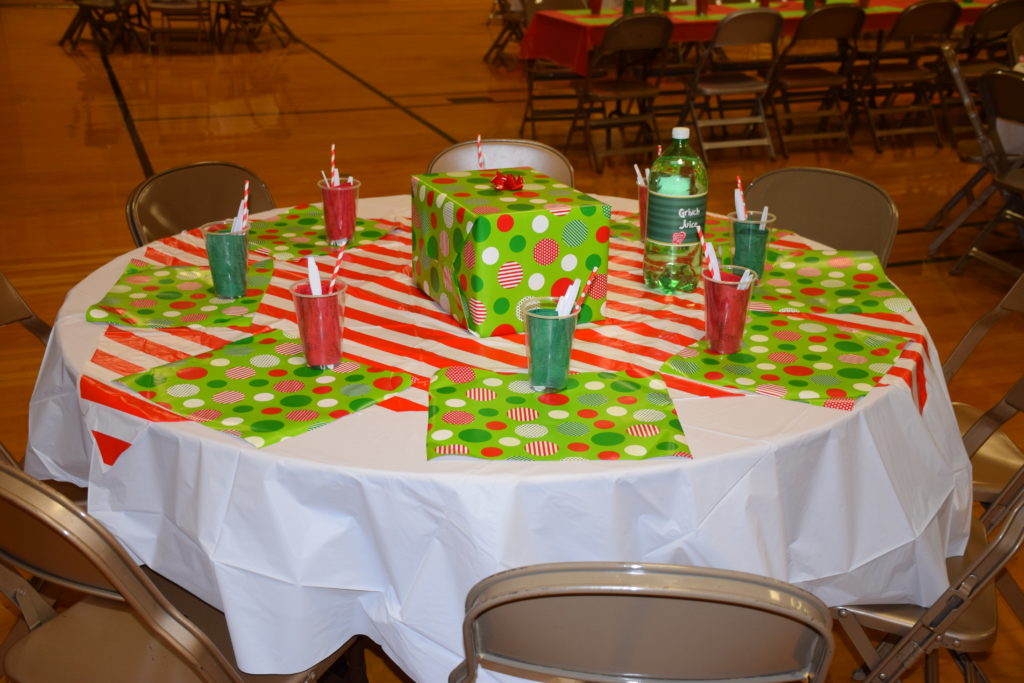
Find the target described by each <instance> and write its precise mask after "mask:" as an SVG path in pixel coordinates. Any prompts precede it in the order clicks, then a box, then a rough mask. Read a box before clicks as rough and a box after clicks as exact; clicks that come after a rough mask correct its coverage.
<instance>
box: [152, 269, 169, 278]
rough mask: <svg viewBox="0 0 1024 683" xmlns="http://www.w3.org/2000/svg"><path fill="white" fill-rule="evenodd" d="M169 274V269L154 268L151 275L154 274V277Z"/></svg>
mask: <svg viewBox="0 0 1024 683" xmlns="http://www.w3.org/2000/svg"><path fill="white" fill-rule="evenodd" d="M170 274H171V271H169V270H154V271H153V275H154V276H156V277H167V276H168V275H170Z"/></svg>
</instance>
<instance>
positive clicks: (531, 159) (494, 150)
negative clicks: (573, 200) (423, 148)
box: [427, 140, 575, 187]
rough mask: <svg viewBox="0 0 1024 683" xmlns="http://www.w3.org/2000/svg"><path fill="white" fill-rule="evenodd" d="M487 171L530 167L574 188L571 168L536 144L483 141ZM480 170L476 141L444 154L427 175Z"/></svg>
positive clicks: (557, 154)
mask: <svg viewBox="0 0 1024 683" xmlns="http://www.w3.org/2000/svg"><path fill="white" fill-rule="evenodd" d="M481 147H482V149H483V153H484V159H485V161H486V167H487V168H510V167H515V166H529V167H530V168H532V169H534V170H536V171H540V172H541V173H544V174H547V175H549V176H551V177H552V178H554V179H556V180H558V181H559V182H562V183H565V184H566V185H568V186H569V187H573V181H574V179H575V178H574V175H573V170H572V164H571V163H569V160H568V159H567V158H566V157H565V155H564V154H562V153H561V152H559V151H558V150H557V149H555V148H554V147H551V146H549V145H545V144H544V143H543V142H536V141H535V140H481ZM478 168H479V164H478V161H477V150H476V140H470V141H468V142H459V143H456V144H454V145H452V146H451V147H449V148H447V149H445V150H442V151H441V153H439V154H438V155H437V156H436V157H434V158H433V159H431V160H430V163H429V164H427V173H444V172H446V171H473V170H476V169H478Z"/></svg>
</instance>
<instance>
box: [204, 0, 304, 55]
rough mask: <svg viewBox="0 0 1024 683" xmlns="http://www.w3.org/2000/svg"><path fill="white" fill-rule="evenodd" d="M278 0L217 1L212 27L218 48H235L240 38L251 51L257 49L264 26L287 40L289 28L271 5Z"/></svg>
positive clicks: (284, 42) (275, 35)
mask: <svg viewBox="0 0 1024 683" xmlns="http://www.w3.org/2000/svg"><path fill="white" fill-rule="evenodd" d="M276 3H277V0H221V1H220V2H218V3H217V13H216V16H215V17H214V31H215V33H216V36H217V42H218V43H219V45H220V47H221V49H224V50H226V49H229V48H234V47H235V45H237V44H238V41H239V39H241V40H243V41H244V42H245V44H246V45H247V46H248V47H249V49H250V50H251V51H253V52H259V49H260V47H259V42H258V40H259V38H260V37H261V36H262V35H263V32H264V30H267V31H270V33H271V34H272V35H273V36H274V38H276V39H277V41H278V42H279V43H281V47H284V46H286V45H287V44H288V40H290V39H291V37H292V36H291V32H290V31H289V30H288V29H287V27H285V26H284V24H283V23H280V22H278V21H275V19H278V16H277V11H276V9H275V7H274V5H275V4H276Z"/></svg>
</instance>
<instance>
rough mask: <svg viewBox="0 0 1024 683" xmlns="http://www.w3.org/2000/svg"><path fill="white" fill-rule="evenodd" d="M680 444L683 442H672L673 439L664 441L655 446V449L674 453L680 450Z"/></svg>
mask: <svg viewBox="0 0 1024 683" xmlns="http://www.w3.org/2000/svg"><path fill="white" fill-rule="evenodd" d="M680 446H681V444H676V443H672V442H671V441H662V442H661V443H659V444H658V445H657V446H655V447H654V449H655V450H658V451H666V452H669V453H672V452H675V451H677V450H679V447H680Z"/></svg>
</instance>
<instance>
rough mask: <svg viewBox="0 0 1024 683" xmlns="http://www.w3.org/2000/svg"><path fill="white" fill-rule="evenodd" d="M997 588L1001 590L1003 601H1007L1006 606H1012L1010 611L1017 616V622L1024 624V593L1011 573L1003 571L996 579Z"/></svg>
mask: <svg viewBox="0 0 1024 683" xmlns="http://www.w3.org/2000/svg"><path fill="white" fill-rule="evenodd" d="M996 588H997V589H999V594H1000V595H1002V596H1003V600H1005V601H1006V604H1007V605H1009V606H1010V609H1011V610H1012V611H1013V613H1014V614H1015V615H1016V616H1017V620H1018V621H1019V622H1020V623H1021V624H1024V591H1022V590H1021V588H1020V586H1018V585H1017V582H1016V581H1014V580H1013V576H1012V575H1011V574H1010V572H1008V571H1006V570H1003V572H1002V573H1001V574H1000V575H999V576H998V577H996Z"/></svg>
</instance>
